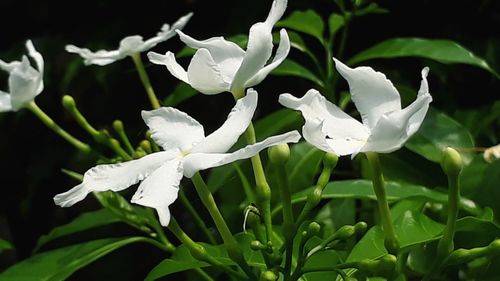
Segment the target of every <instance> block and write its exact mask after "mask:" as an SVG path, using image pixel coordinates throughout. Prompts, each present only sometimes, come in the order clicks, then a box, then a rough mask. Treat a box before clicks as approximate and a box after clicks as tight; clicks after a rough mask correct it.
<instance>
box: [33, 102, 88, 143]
mask: <svg viewBox="0 0 500 281" xmlns="http://www.w3.org/2000/svg"><path fill="white" fill-rule="evenodd" d="M27 108H28V109H29V110H30V111H31V112H33V114H35V116H36V117H38V119H40V121H42V122H43V123H44V124H45V125H46V126H47V127H48V128H49V129H51V130H52V131H54V132H55V133H56V134H57V135H59V136H60V137H62V138H63V139H65V140H66V141H67V142H69V143H70V144H71V145H73V146H74V147H75V148H77V149H78V150H80V151H82V152H84V153H90V152H91V151H92V149H91V148H90V146H89V145H88V144H86V143H84V142H81V141H80V140H78V139H77V138H75V137H73V136H72V135H70V134H69V133H68V132H66V131H65V130H64V129H62V128H61V127H59V125H57V123H56V122H54V120H52V118H50V117H49V116H48V115H47V114H46V113H45V112H43V110H42V109H41V108H39V107H38V105H37V104H36V103H35V102H34V101H33V102H30V103H29V104H28V106H27Z"/></svg>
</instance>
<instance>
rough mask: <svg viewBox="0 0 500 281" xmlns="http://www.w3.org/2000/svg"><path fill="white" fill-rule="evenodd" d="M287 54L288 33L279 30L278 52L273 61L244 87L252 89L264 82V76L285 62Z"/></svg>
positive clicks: (288, 46)
mask: <svg viewBox="0 0 500 281" xmlns="http://www.w3.org/2000/svg"><path fill="white" fill-rule="evenodd" d="M289 52H290V39H289V38H288V33H287V32H286V30H285V29H281V30H280V44H279V46H278V50H277V51H276V55H275V56H274V58H273V61H272V62H271V63H270V64H268V65H266V66H265V67H264V68H262V69H261V70H259V71H258V72H257V74H255V75H254V76H253V77H252V78H251V79H250V80H248V81H247V82H246V84H245V87H252V86H255V85H257V84H259V83H260V82H262V80H264V78H266V76H267V75H268V74H269V73H271V71H273V70H274V69H275V68H276V67H278V66H279V65H280V64H281V63H282V62H283V61H284V60H285V58H286V57H287V56H288V53H289Z"/></svg>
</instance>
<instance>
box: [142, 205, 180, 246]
mask: <svg viewBox="0 0 500 281" xmlns="http://www.w3.org/2000/svg"><path fill="white" fill-rule="evenodd" d="M145 209H146V211H147V214H148V215H149V217H150V218H151V222H153V223H151V224H149V225H150V226H151V227H152V228H153V229H154V230H155V232H156V234H157V235H158V236H157V237H158V240H159V241H161V242H162V243H163V245H165V249H167V250H166V251H167V252H170V253H173V252H174V251H175V246H174V244H172V242H170V241H169V240H168V238H167V236H166V235H165V232H164V231H163V227H162V226H161V224H160V223H159V222H158V220H157V219H156V216H155V214H154V211H153V209H151V208H145Z"/></svg>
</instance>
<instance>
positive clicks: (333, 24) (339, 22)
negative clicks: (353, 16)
mask: <svg viewBox="0 0 500 281" xmlns="http://www.w3.org/2000/svg"><path fill="white" fill-rule="evenodd" d="M344 25H345V19H344V17H343V16H341V15H339V14H336V13H333V14H331V15H330V17H329V18H328V32H329V33H330V36H333V35H335V34H336V33H337V31H339V30H340V29H341V28H342V27H344Z"/></svg>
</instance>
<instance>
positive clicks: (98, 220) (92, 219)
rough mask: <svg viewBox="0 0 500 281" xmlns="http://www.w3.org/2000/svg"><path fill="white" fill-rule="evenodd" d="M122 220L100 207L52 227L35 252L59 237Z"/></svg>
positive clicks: (40, 239) (38, 243)
mask: <svg viewBox="0 0 500 281" xmlns="http://www.w3.org/2000/svg"><path fill="white" fill-rule="evenodd" d="M119 221H121V220H120V218H119V217H117V216H116V215H115V214H113V213H112V212H111V211H109V210H108V209H100V210H97V211H93V212H88V213H84V214H83V215H81V216H79V217H77V218H76V219H74V220H73V221H71V222H70V223H68V224H65V225H62V226H58V227H56V228H54V229H52V230H51V231H50V232H49V233H48V234H46V235H43V236H41V237H40V238H39V239H38V241H37V243H36V247H35V250H34V251H35V252H37V251H38V249H40V248H41V247H42V246H43V245H45V244H47V243H48V242H50V241H53V240H55V239H57V238H60V237H63V236H67V235H71V234H74V233H78V232H81V231H85V230H89V229H92V228H96V227H99V226H104V225H108V224H112V223H116V222H119Z"/></svg>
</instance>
